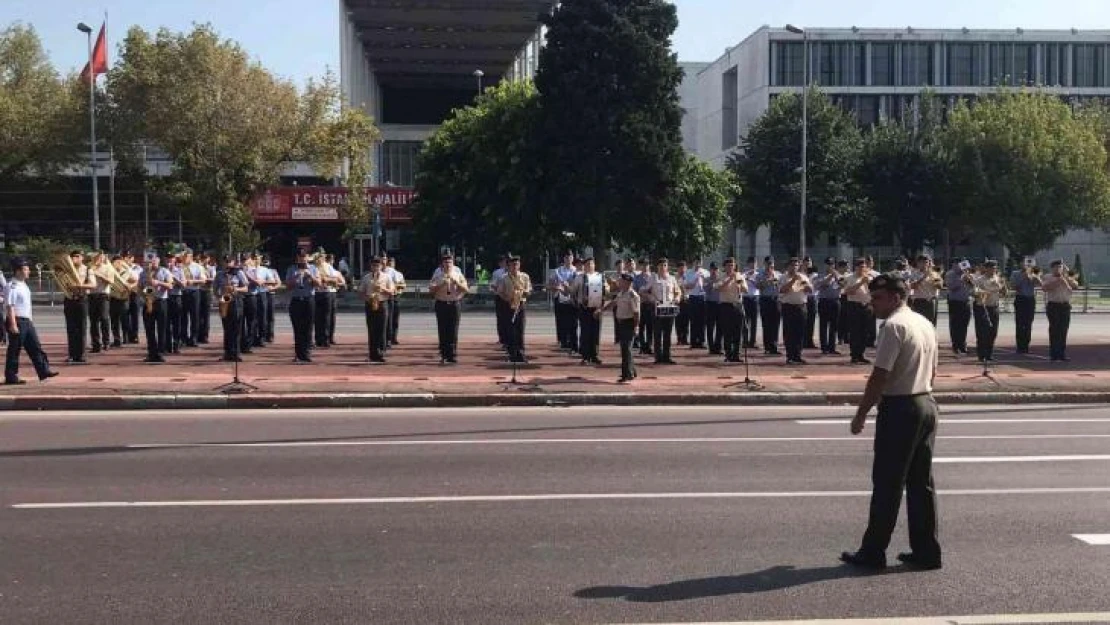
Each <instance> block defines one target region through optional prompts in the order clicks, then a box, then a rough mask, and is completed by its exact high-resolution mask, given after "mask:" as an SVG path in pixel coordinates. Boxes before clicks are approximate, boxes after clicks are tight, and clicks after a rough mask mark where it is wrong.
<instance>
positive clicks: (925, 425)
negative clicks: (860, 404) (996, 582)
mask: <svg viewBox="0 0 1110 625" xmlns="http://www.w3.org/2000/svg"><path fill="white" fill-rule="evenodd" d="M937 412H938V409H937V404H936V402H935V401H934V400H933V397H932V396H931V395H913V396H902V397H883V399H882V401H880V402H879V416H878V419H877V421H876V424H875V461H874V464H873V467H872V470H871V483H872V492H871V511H870V515H869V518H868V521H867V531H866V532H865V533H864V535H863V544H862V546H861V547H860V550H861V551H862V552H864V553H865V554H868V555H875V556H877V555H880V554H885V553H886V549H887V547H888V546H890V537H891V534H893V533H894V526H895V524H896V522H897V521H898V508H900V507H901V504H902V490H903V489H905V491H906V516H907V518H908V526H909V534H910V549H911V550H912V551H913V553H914V555H915V556H917V557H918V558H920V559H921V560H923V561H926V562H932V561H936V562H939V561H940V559H941V550H940V543H939V542H938V540H937V495H936V488H935V487H934V485H933V444H934V442H935V440H936V433H937Z"/></svg>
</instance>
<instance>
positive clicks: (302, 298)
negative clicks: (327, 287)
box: [292, 295, 312, 302]
mask: <svg viewBox="0 0 1110 625" xmlns="http://www.w3.org/2000/svg"><path fill="white" fill-rule="evenodd" d="M292 299H293V301H294V302H304V301H308V300H310V299H312V296H311V295H301V296H298V297H294V298H292Z"/></svg>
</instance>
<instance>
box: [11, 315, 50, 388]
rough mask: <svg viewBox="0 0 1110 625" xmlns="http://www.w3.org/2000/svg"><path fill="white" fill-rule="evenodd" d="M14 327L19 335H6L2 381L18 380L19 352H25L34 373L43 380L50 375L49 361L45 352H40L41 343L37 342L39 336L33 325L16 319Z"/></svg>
mask: <svg viewBox="0 0 1110 625" xmlns="http://www.w3.org/2000/svg"><path fill="white" fill-rule="evenodd" d="M9 323H10V322H9ZM15 325H16V327H17V328H19V333H18V334H11V333H9V334H8V354H7V359H6V360H5V361H4V380H6V381H14V380H17V379H19V352H21V351H25V352H27V357H28V358H30V359H31V364H32V365H34V367H35V373H36V374H38V376H39V379H40V380H45V379H46V374H48V373H50V361H49V360H48V359H47V357H46V352H44V351H42V343H40V342H39V334H38V332H36V331H35V324H34V323H33V322H32V321H31V320H30V319H27V318H26V317H16V318H15ZM4 331H5V332H7V331H8V330H7V328H4Z"/></svg>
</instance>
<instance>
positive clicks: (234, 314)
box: [216, 256, 249, 362]
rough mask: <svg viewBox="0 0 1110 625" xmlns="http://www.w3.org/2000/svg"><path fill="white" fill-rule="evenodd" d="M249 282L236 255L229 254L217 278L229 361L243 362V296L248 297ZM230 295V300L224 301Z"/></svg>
mask: <svg viewBox="0 0 1110 625" xmlns="http://www.w3.org/2000/svg"><path fill="white" fill-rule="evenodd" d="M248 289H249V282H248V280H247V276H246V274H244V273H243V272H242V271H241V270H240V269H239V266H238V264H237V263H236V262H235V257H234V256H228V257H227V258H226V259H225V262H224V271H223V273H221V274H220V276H219V278H218V279H217V280H216V292H217V293H219V295H220V300H221V301H220V306H221V313H223V314H222V315H221V316H222V320H221V321H222V322H223V327H224V356H223V360H225V361H227V362H242V358H241V357H240V355H239V354H240V353H241V351H242V340H243V339H242V332H243V298H244V297H246V295H247V292H248ZM228 297H230V301H228V302H225V301H223V300H224V298H228Z"/></svg>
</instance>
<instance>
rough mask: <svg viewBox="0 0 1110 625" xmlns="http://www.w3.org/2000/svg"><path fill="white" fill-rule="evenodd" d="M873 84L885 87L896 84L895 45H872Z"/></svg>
mask: <svg viewBox="0 0 1110 625" xmlns="http://www.w3.org/2000/svg"><path fill="white" fill-rule="evenodd" d="M871 84H872V85H877V86H884V87H885V86H891V85H893V84H894V44H890V43H873V44H871Z"/></svg>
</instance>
